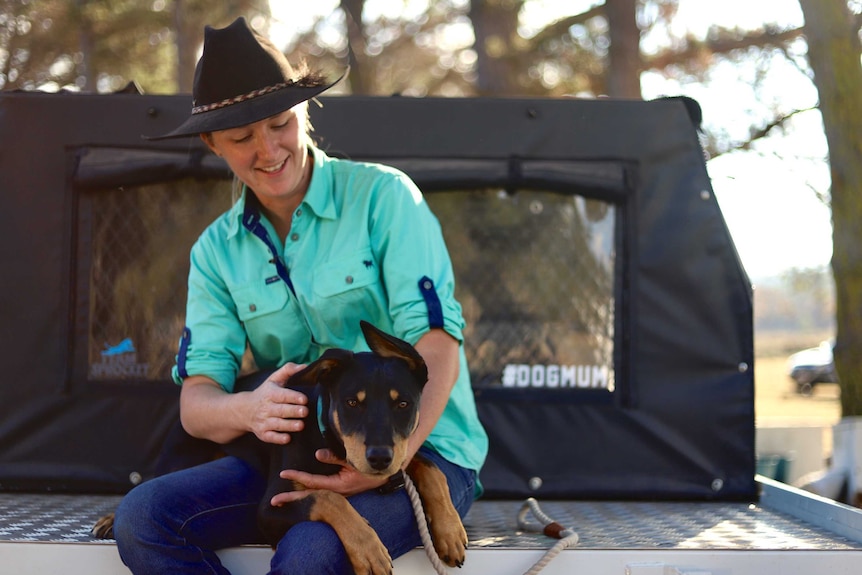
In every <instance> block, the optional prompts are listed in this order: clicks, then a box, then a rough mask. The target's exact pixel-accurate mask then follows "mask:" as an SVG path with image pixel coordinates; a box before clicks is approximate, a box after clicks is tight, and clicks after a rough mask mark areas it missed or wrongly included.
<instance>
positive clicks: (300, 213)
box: [296, 208, 302, 218]
mask: <svg viewBox="0 0 862 575" xmlns="http://www.w3.org/2000/svg"><path fill="white" fill-rule="evenodd" d="M301 215H302V208H299V209H297V210H296V217H297V218H298V217H299V216H301Z"/></svg>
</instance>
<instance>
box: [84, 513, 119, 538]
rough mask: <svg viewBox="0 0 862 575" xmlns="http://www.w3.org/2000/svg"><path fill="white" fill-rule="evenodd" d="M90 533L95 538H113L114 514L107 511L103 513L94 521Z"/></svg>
mask: <svg viewBox="0 0 862 575" xmlns="http://www.w3.org/2000/svg"><path fill="white" fill-rule="evenodd" d="M90 534H91V535H92V536H93V537H95V538H96V539H113V538H114V514H113V513H108V514H107V515H103V516H102V517H100V518H99V520H98V521H96V524H95V525H93V528H92V529H91V530H90Z"/></svg>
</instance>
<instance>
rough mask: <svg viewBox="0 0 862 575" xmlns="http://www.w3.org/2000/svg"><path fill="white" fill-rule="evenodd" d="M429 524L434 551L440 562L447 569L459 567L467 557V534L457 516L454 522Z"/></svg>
mask: <svg viewBox="0 0 862 575" xmlns="http://www.w3.org/2000/svg"><path fill="white" fill-rule="evenodd" d="M436 523H437V525H434V524H433V523H432V524H431V538H432V539H433V541H434V550H435V551H436V552H437V556H438V557H440V560H441V561H442V562H443V563H445V564H446V565H448V566H449V567H461V566H462V565H464V559H465V558H466V556H467V532H466V531H465V530H464V526H463V525H462V524H461V521H460V520H458V517H457V515H456V516H455V520H454V521H444V522H436Z"/></svg>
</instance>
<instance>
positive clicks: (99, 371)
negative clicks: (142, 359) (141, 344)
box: [90, 337, 149, 379]
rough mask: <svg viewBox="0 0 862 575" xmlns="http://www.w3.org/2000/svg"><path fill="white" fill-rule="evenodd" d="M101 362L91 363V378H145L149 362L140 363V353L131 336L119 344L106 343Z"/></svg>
mask: <svg viewBox="0 0 862 575" xmlns="http://www.w3.org/2000/svg"><path fill="white" fill-rule="evenodd" d="M100 355H101V359H102V360H101V362H99V363H94V364H91V365H90V378H92V379H107V378H116V377H123V378H141V379H143V378H145V377H146V375H147V371H148V369H149V364H147V363H138V354H137V351H135V344H134V343H133V342H132V339H131V338H128V337H127V338H126V339H124V340H123V341H121V342H120V343H118V344H117V345H108V344H105V349H103V350H102V351H101V352H100Z"/></svg>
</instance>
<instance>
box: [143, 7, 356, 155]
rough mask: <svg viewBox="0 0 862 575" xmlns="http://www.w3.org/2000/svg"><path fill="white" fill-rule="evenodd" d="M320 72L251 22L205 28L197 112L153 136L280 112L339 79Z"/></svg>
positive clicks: (184, 132)
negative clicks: (299, 65) (299, 63)
mask: <svg viewBox="0 0 862 575" xmlns="http://www.w3.org/2000/svg"><path fill="white" fill-rule="evenodd" d="M346 72H347V71H346V70H345V71H344V73H342V74H341V75H340V76H339V77H338V78H337V79H336V80H334V81H331V82H330V81H327V80H326V79H325V78H323V77H322V76H321V75H320V74H317V73H304V74H297V72H295V71H294V69H293V67H292V66H291V65H290V63H289V62H288V61H287V58H286V57H285V56H284V54H283V53H282V52H281V50H279V49H278V48H276V47H275V45H274V44H273V43H272V42H270V41H269V40H268V39H266V38H264V37H263V36H262V35H260V34H258V33H257V32H255V31H254V30H252V29H251V27H250V26H249V25H248V23H247V22H246V20H245V18H242V17H240V18H237V19H236V20H234V22H233V23H232V24H231V25H230V26H227V27H226V28H220V29H216V28H212V27H211V26H207V27H206V28H205V29H204V49H203V55H202V56H201V58H200V60H198V64H197V67H196V68H195V77H194V85H193V87H192V110H191V116H189V118H188V119H186V120H185V121H184V122H183V123H182V124H180V125H179V126H178V127H177V128H176V129H174V130H171V131H170V132H168V133H166V134H162V135H160V136H145V137H146V138H147V139H148V140H164V139H168V138H181V137H185V136H194V135H198V134H204V133H207V132H215V131H218V130H227V129H230V128H237V127H239V126H245V125H247V124H252V123H254V122H258V121H260V120H263V119H265V118H269V117H270V116H274V115H276V114H279V113H281V112H283V111H285V110H287V109H289V108H292V107H294V106H296V105H297V104H299V103H301V102H304V101H306V100H308V99H311V98H314V97H315V96H317V95H318V94H320V93H321V92H323V91H325V90H327V89H329V88H331V87H332V86H333V85H335V84H336V83H338V81H339V80H341V78H343V77H344V75H345V74H346Z"/></svg>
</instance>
